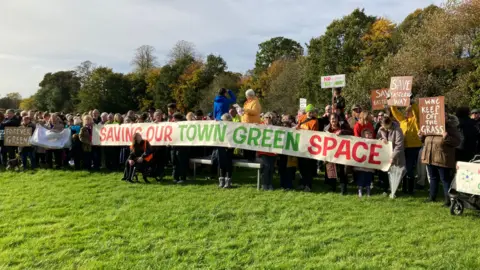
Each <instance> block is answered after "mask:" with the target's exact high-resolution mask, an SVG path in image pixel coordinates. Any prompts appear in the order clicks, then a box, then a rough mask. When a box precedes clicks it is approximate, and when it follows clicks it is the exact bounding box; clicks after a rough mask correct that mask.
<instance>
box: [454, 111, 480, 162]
mask: <svg viewBox="0 0 480 270" xmlns="http://www.w3.org/2000/svg"><path fill="white" fill-rule="evenodd" d="M469 113H470V110H469V108H467V107H460V108H458V109H457V111H456V115H457V118H458V121H459V122H460V124H459V125H458V130H459V132H460V138H461V143H460V145H459V146H458V147H457V149H456V150H455V157H456V159H457V161H464V162H468V161H470V160H471V159H473V157H474V156H475V154H477V149H478V144H479V143H480V130H479V126H478V125H477V123H476V122H475V120H473V119H470V117H469Z"/></svg>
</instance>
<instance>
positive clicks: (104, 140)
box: [93, 121, 392, 171]
mask: <svg viewBox="0 0 480 270" xmlns="http://www.w3.org/2000/svg"><path fill="white" fill-rule="evenodd" d="M135 133H140V134H142V137H143V138H145V139H147V140H148V141H149V142H150V144H151V145H152V146H160V145H172V146H217V147H229V148H241V149H245V150H253V151H262V152H271V153H277V154H284V155H290V156H296V157H303V158H311V159H316V160H324V161H328V162H332V163H339V164H344V165H352V166H357V167H365V168H371V169H379V170H383V171H387V170H388V168H389V167H390V162H389V161H390V157H391V154H392V145H391V143H389V144H383V143H381V142H380V141H378V140H368V139H362V138H357V137H353V136H337V135H334V134H331V133H326V132H318V131H308V130H295V129H292V128H284V127H278V126H266V125H255V124H245V123H234V122H220V121H183V122H173V123H172V122H169V123H167V122H163V123H160V124H154V123H143V124H131V125H107V126H95V127H94V129H93V144H94V145H104V146H127V145H130V144H131V142H132V138H133V135H134V134H135Z"/></svg>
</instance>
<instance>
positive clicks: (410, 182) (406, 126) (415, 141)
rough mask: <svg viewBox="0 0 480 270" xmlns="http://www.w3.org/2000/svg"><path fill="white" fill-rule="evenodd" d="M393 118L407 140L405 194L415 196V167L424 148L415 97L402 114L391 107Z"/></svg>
mask: <svg viewBox="0 0 480 270" xmlns="http://www.w3.org/2000/svg"><path fill="white" fill-rule="evenodd" d="M387 98H389V97H387ZM390 112H391V114H392V117H393V118H395V119H396V120H397V122H398V123H399V124H400V129H401V130H402V132H403V136H404V138H405V158H406V160H407V164H406V165H407V175H406V176H405V179H404V181H403V187H402V191H403V193H405V194H406V193H408V194H410V195H411V194H413V191H414V188H415V167H416V165H417V158H418V153H419V152H420V149H421V147H422V141H421V140H420V138H419V137H418V132H419V131H420V123H419V122H420V118H419V111H418V104H416V103H415V99H414V98H413V95H412V96H410V106H408V107H407V108H406V110H405V113H402V112H400V111H399V110H398V108H397V107H396V106H390Z"/></svg>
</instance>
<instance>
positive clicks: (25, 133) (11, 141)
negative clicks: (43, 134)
mask: <svg viewBox="0 0 480 270" xmlns="http://www.w3.org/2000/svg"><path fill="white" fill-rule="evenodd" d="M31 136H32V128H31V127H28V128H27V127H5V146H21V147H25V146H30V143H29V140H30V137H31Z"/></svg>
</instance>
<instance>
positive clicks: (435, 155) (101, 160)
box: [0, 88, 480, 206]
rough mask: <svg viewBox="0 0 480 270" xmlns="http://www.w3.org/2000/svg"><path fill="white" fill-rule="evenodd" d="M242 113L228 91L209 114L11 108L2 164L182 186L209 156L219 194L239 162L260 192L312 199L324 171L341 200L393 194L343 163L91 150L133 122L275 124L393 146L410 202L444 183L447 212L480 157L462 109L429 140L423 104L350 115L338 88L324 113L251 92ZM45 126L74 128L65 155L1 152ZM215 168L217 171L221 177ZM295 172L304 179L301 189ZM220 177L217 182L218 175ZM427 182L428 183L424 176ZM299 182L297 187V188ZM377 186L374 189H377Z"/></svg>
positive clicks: (213, 150)
mask: <svg viewBox="0 0 480 270" xmlns="http://www.w3.org/2000/svg"><path fill="white" fill-rule="evenodd" d="M245 96H246V101H245V103H244V105H243V107H241V106H239V105H237V103H236V102H237V99H236V97H235V95H234V93H233V92H232V91H230V90H226V89H223V88H222V89H220V90H219V92H218V95H217V96H216V97H215V99H214V101H213V110H212V112H211V113H208V114H207V115H204V113H203V112H202V111H201V110H197V111H195V112H188V113H186V114H185V115H184V114H182V113H181V112H179V111H178V110H177V108H176V105H175V104H174V103H172V104H169V105H168V108H167V111H166V112H163V111H162V110H160V109H155V108H151V109H149V110H148V111H147V112H145V113H141V114H136V113H135V112H133V111H128V112H127V113H126V114H124V115H122V114H119V113H116V114H113V113H106V112H103V113H100V112H99V111H98V110H92V111H90V112H86V113H83V114H64V113H48V112H40V111H33V110H32V111H22V112H17V113H16V112H15V111H14V110H12V109H9V110H7V111H6V112H5V113H0V148H1V162H2V164H3V165H5V166H7V164H8V162H10V161H11V160H15V159H18V158H17V155H18V157H20V158H19V160H21V162H20V163H21V164H22V166H23V169H25V170H26V169H29V168H30V169H35V168H37V167H39V166H42V167H44V168H50V169H52V168H55V169H61V168H66V167H72V168H73V169H76V170H81V169H84V170H99V169H100V168H101V167H104V168H105V169H107V170H110V171H123V172H124V177H123V180H125V181H128V182H134V180H136V179H135V177H136V176H137V175H138V174H139V173H141V174H142V175H143V179H144V181H145V182H149V181H148V178H149V177H154V178H156V180H157V181H162V179H163V176H164V174H165V168H166V167H168V166H172V168H173V172H172V174H173V179H174V181H175V182H176V183H184V182H185V181H186V180H187V173H188V171H189V160H190V158H194V157H205V156H209V157H211V158H212V163H213V164H214V165H213V166H212V168H211V169H210V170H208V174H209V175H210V176H212V177H218V182H219V187H221V188H230V187H231V186H232V178H233V166H232V161H233V160H234V159H236V158H242V159H247V160H249V161H252V162H255V161H258V162H260V163H261V180H262V188H263V190H273V189H274V186H273V181H272V180H273V178H274V175H275V173H276V172H278V174H279V178H280V187H281V188H282V189H284V190H292V189H294V188H296V189H298V190H302V191H305V192H309V191H311V190H312V188H313V187H312V186H313V180H314V177H316V176H317V175H318V173H319V171H332V170H333V171H334V172H335V174H334V175H333V176H332V174H330V173H329V174H327V173H325V183H326V184H327V185H328V186H329V187H330V189H331V190H332V191H335V190H336V188H337V186H338V185H339V186H340V189H341V194H346V193H347V186H348V184H349V183H350V182H352V183H354V184H355V185H356V186H357V187H358V196H364V195H367V196H370V194H371V187H372V185H373V184H372V182H373V181H374V178H375V177H374V176H375V175H377V176H378V179H379V183H378V187H379V188H380V190H381V191H382V192H385V193H386V192H388V190H389V180H388V173H386V172H380V171H374V170H371V169H366V168H351V167H348V166H345V165H341V164H333V163H326V162H320V161H317V160H313V159H308V158H296V157H292V156H286V155H277V154H274V153H267V152H255V151H248V150H240V149H229V148H218V147H204V146H195V147H185V146H171V147H170V146H168V147H167V146H151V145H150V144H149V142H148V141H146V140H144V138H142V136H141V134H135V136H134V139H133V142H132V145H131V146H130V147H123V146H122V147H111V146H108V147H101V146H96V145H93V144H92V131H93V127H94V125H123V124H131V123H160V122H165V121H168V122H178V121H202V120H217V121H233V122H242V123H253V124H263V125H277V126H283V127H286V128H294V129H300V130H313V131H323V132H329V133H334V134H336V135H339V136H343V135H350V136H356V137H363V138H367V139H378V140H382V141H384V142H391V143H392V147H393V154H392V156H391V160H390V162H391V164H392V166H395V167H397V168H402V169H404V170H405V171H406V173H405V177H404V178H403V181H402V191H403V193H404V194H406V195H412V194H413V193H414V192H415V189H424V188H426V186H427V183H428V182H427V181H426V179H428V180H429V183H430V192H429V198H428V200H427V201H436V199H437V193H438V188H439V184H440V183H442V185H443V191H444V192H443V193H444V198H445V205H447V206H448V205H449V203H450V200H449V199H448V188H449V186H450V183H451V181H452V178H453V174H454V170H455V164H456V161H469V160H470V159H472V158H473V157H474V155H475V154H477V153H479V152H480V151H479V150H480V142H479V140H480V111H478V110H472V111H470V110H469V108H458V109H457V110H456V113H455V115H453V114H447V115H446V117H445V118H446V130H445V132H444V133H443V134H442V135H441V136H432V135H425V134H423V133H422V132H421V131H420V128H419V111H418V105H417V104H416V103H415V102H414V98H411V100H412V102H411V104H410V106H408V107H407V108H406V109H405V110H404V111H403V112H402V111H401V110H400V109H399V108H397V107H394V106H391V107H385V110H383V111H380V112H378V113H377V114H376V115H373V114H372V113H371V112H369V111H367V110H362V108H361V106H359V105H354V106H352V108H351V111H347V110H346V108H345V103H346V102H345V99H344V98H343V96H342V93H341V89H336V90H335V93H334V97H333V100H332V104H331V105H327V106H326V107H325V111H324V113H323V114H322V113H320V112H319V110H318V109H317V108H315V106H313V105H311V104H309V105H308V106H306V108H305V109H302V110H299V112H298V114H297V115H288V114H278V113H277V112H273V111H272V112H265V113H262V106H261V104H260V102H259V100H258V98H257V97H256V95H255V92H254V90H252V89H250V90H247V91H246V93H245ZM38 125H41V126H43V127H45V128H47V129H49V130H52V131H53V132H61V131H63V130H64V129H65V128H69V129H71V133H72V144H71V146H69V147H68V148H65V149H44V148H41V147H34V146H29V147H12V146H4V132H3V130H4V128H5V127H16V126H25V127H31V128H32V132H34V130H35V128H36V127H37V126H38ZM217 168H218V170H217ZM297 171H298V172H299V177H298V178H299V179H298V183H297V179H296V178H297ZM217 172H218V175H215V174H217ZM425 176H426V177H425ZM295 183H297V185H296V186H294V184H295ZM375 185H377V184H375Z"/></svg>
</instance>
